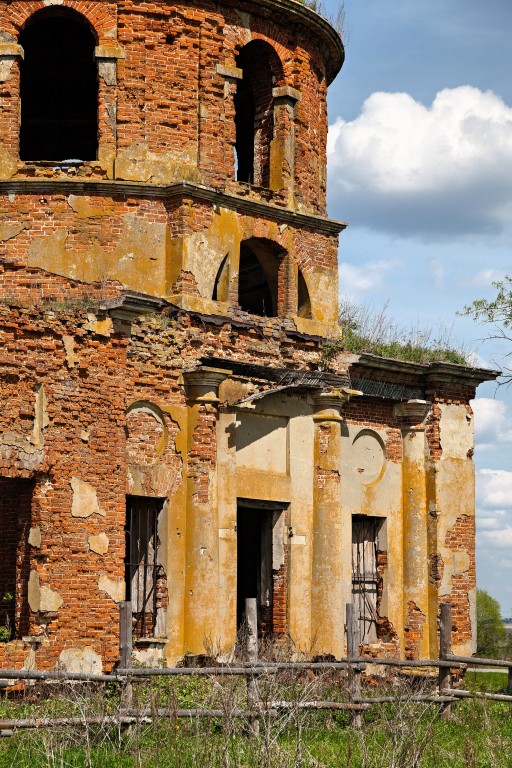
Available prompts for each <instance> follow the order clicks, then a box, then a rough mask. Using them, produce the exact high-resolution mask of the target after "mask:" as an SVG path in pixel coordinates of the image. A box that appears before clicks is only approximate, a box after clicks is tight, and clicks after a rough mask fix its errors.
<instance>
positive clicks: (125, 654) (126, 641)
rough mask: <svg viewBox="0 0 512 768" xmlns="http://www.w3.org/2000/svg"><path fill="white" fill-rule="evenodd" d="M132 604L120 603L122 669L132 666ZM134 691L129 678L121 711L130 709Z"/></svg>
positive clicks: (123, 695) (122, 695) (125, 681)
mask: <svg viewBox="0 0 512 768" xmlns="http://www.w3.org/2000/svg"><path fill="white" fill-rule="evenodd" d="M132 650H133V647H132V604H131V602H130V601H128V600H125V601H123V602H122V603H119V659H120V660H119V663H120V666H121V669H130V667H131V666H132ZM132 699H133V689H132V684H131V682H130V681H129V679H128V678H125V680H124V682H123V685H122V688H121V709H129V708H130V707H131V705H132Z"/></svg>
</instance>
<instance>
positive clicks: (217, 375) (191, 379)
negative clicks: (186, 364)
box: [183, 366, 231, 403]
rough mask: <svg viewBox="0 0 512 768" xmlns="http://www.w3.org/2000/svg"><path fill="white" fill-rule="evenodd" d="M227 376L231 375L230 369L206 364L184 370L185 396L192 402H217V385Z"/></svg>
mask: <svg viewBox="0 0 512 768" xmlns="http://www.w3.org/2000/svg"><path fill="white" fill-rule="evenodd" d="M228 376H231V371H226V370H224V369H223V368H208V367H207V366H201V367H200V368H195V369H194V370H193V371H184V372H183V383H184V386H185V397H186V398H187V400H190V401H192V402H199V403H218V402H219V387H220V385H221V384H222V382H223V381H224V379H227V378H228Z"/></svg>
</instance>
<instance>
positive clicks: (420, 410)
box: [395, 400, 432, 430]
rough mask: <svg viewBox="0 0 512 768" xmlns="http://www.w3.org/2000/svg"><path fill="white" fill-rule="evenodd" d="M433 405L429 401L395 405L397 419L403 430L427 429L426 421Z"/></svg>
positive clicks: (410, 401)
mask: <svg viewBox="0 0 512 768" xmlns="http://www.w3.org/2000/svg"><path fill="white" fill-rule="evenodd" d="M431 405H432V403H430V402H428V400H407V402H404V403H397V405H395V417H396V418H397V419H398V421H399V422H400V428H401V429H402V430H422V429H425V419H426V418H427V415H428V413H429V411H430V406H431Z"/></svg>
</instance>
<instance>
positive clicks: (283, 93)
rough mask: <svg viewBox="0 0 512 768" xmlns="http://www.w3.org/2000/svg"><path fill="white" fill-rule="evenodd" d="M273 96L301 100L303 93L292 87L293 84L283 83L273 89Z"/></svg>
mask: <svg viewBox="0 0 512 768" xmlns="http://www.w3.org/2000/svg"><path fill="white" fill-rule="evenodd" d="M272 96H273V97H274V99H290V101H300V100H301V99H302V94H301V92H300V91H298V90H297V89H296V88H292V87H291V85H282V86H280V87H279V88H273V89H272Z"/></svg>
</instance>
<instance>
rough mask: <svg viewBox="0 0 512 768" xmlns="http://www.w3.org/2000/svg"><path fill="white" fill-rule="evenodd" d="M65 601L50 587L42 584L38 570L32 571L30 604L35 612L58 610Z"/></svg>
mask: <svg viewBox="0 0 512 768" xmlns="http://www.w3.org/2000/svg"><path fill="white" fill-rule="evenodd" d="M63 603H64V600H63V598H62V597H61V596H60V595H59V593H58V592H56V591H55V590H54V589H50V587H46V586H41V584H40V582H39V574H38V573H37V571H31V572H30V577H29V580H28V604H29V606H30V610H31V611H33V612H34V613H38V612H41V611H42V612H44V613H49V612H52V613H53V612H54V611H58V610H59V608H60V607H61V605H62V604H63Z"/></svg>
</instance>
